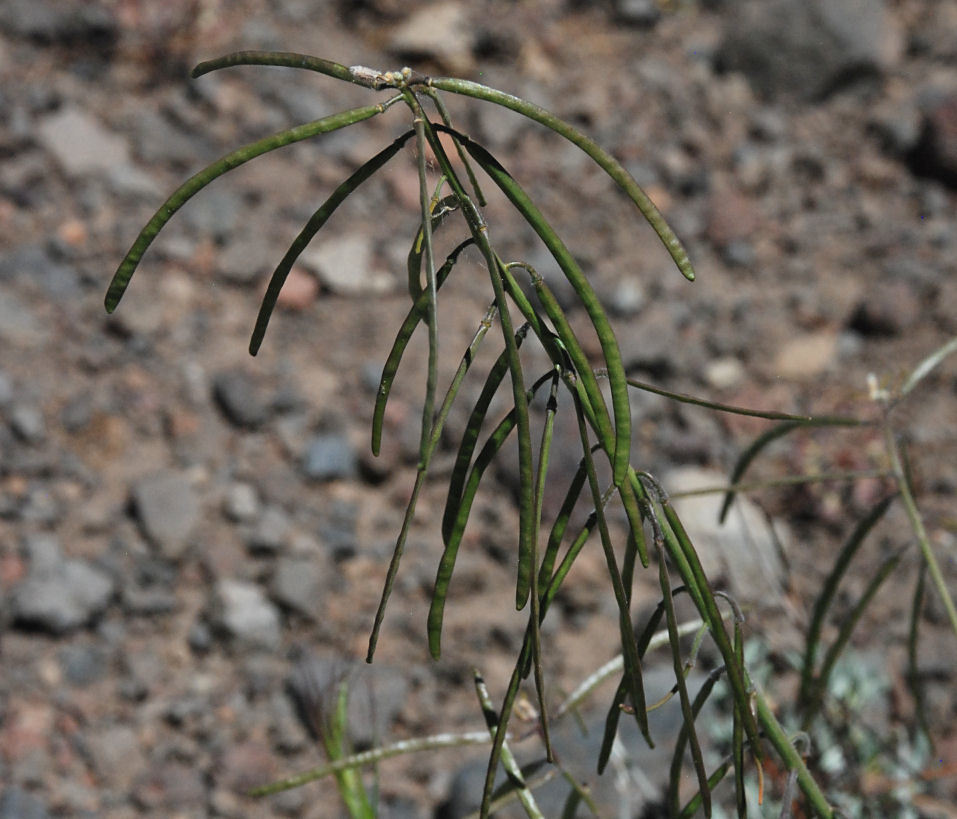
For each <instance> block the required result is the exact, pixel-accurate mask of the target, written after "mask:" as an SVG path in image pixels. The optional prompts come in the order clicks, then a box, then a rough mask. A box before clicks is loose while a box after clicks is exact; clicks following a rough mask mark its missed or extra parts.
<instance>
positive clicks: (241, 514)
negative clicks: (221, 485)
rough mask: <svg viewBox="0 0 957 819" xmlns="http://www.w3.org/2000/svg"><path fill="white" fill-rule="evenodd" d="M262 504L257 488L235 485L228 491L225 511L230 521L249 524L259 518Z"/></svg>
mask: <svg viewBox="0 0 957 819" xmlns="http://www.w3.org/2000/svg"><path fill="white" fill-rule="evenodd" d="M261 508H262V504H261V503H260V502H259V493H258V492H257V491H256V487H255V486H253V485H252V484H248V483H234V484H231V485H230V487H229V489H227V490H226V497H225V498H224V499H223V511H224V512H225V513H226V516H227V517H228V518H229V519H230V520H234V521H237V522H239V523H248V522H249V521H251V520H255V519H256V518H257V517H259V513H260V511H261Z"/></svg>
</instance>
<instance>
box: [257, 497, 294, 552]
mask: <svg viewBox="0 0 957 819" xmlns="http://www.w3.org/2000/svg"><path fill="white" fill-rule="evenodd" d="M291 531H292V524H291V523H290V521H289V516H288V515H287V514H286V513H285V512H284V511H283V510H282V509H280V508H279V507H278V506H269V507H267V508H266V511H265V512H263V514H262V517H261V518H260V520H259V523H258V524H257V526H256V528H255V529H254V530H253V532H252V534H251V535H250V536H249V538H248V540H247V541H246V548H247V549H249V551H251V552H255V553H261V554H262V553H264V554H275V553H276V552H280V551H282V550H283V549H285V548H286V546H287V545H288V543H289V536H290V534H291Z"/></svg>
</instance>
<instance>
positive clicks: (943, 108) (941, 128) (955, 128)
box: [908, 94, 957, 188]
mask: <svg viewBox="0 0 957 819" xmlns="http://www.w3.org/2000/svg"><path fill="white" fill-rule="evenodd" d="M908 161H909V162H910V165H911V167H912V168H913V169H914V170H915V171H916V172H917V173H919V174H921V175H922V176H929V177H931V178H933V179H938V180H940V181H941V182H943V183H945V184H946V185H949V186H950V187H954V188H957V94H952V95H950V96H947V97H944V98H942V99H939V100H937V101H936V102H935V103H934V104H933V105H931V106H930V109H929V110H928V111H927V112H926V113H925V115H924V123H923V130H922V132H921V137H920V140H919V142H918V143H917V145H916V146H914V148H913V150H912V151H911V153H910V154H909V156H908Z"/></svg>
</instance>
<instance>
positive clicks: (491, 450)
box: [428, 373, 552, 659]
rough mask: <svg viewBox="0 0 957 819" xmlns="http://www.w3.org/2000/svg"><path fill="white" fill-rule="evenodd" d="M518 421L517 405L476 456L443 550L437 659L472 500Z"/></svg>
mask: <svg viewBox="0 0 957 819" xmlns="http://www.w3.org/2000/svg"><path fill="white" fill-rule="evenodd" d="M551 377H552V374H551V373H546V374H545V375H543V376H542V377H541V378H539V379H538V380H537V381H536V382H535V383H534V384H532V387H531V389H530V390H529V391H528V392H527V393H526V396H527V400H531V399H532V398H533V397H534V396H535V393H536V392H538V390H539V388H540V387H541V386H542V385H543V384H545V383H546V382H548V380H549V379H551ZM517 423H518V419H517V413H516V412H515V409H514V407H513V408H512V409H511V410H510V411H509V413H508V414H507V415H506V416H505V417H504V418H503V419H502V420H501V421H499V423H498V425H497V426H496V427H495V429H493V430H492V432H491V433H490V434H489V436H488V440H486V442H485V445H484V446H483V447H482V449H481V451H480V452H479V454H478V457H476V459H475V463H474V464H473V465H472V469H471V471H470V472H469V476H468V480H467V481H466V483H465V486H464V488H463V491H462V497H461V502H460V504H459V508H458V512H457V513H456V515H455V518H454V520H453V522H452V528H451V531H450V532H449V537H448V538H447V540H446V543H445V550H444V551H443V552H442V558H441V559H440V561H439V568H438V572H437V573H436V577H435V588H434V590H433V592H432V603H431V605H430V606H429V618H428V636H429V651H430V652H431V653H432V656H433V657H434V658H435V659H438V658H439V656H440V655H441V652H442V647H441V640H442V619H443V617H444V615H445V599H446V596H447V595H448V591H449V583H450V581H451V580H452V571H453V569H454V568H455V559H456V558H457V557H458V551H459V545H460V544H461V542H462V535H463V533H464V532H465V524H466V523H467V522H468V519H469V514H470V513H471V511H472V502H473V501H474V500H475V494H476V492H478V488H479V484H480V483H481V482H482V477H483V476H484V474H485V470H486V469H488V466H489V464H490V463H491V462H492V461H493V460H494V459H495V456H496V455H497V454H498V452H499V450H500V449H501V448H502V445H503V444H504V443H505V440H506V439H507V438H508V436H509V435H510V434H511V432H512V430H513V429H515V427H516V425H517Z"/></svg>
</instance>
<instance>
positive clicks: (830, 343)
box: [773, 330, 838, 381]
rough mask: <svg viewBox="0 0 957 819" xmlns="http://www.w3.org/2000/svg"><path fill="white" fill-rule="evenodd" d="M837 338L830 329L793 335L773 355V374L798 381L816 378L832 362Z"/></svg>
mask: <svg viewBox="0 0 957 819" xmlns="http://www.w3.org/2000/svg"><path fill="white" fill-rule="evenodd" d="M837 340H838V335H837V333H835V332H833V331H831V330H820V331H817V332H814V333H804V334H803V335H798V336H795V337H794V338H792V339H790V340H789V341H787V342H785V343H784V345H783V346H782V347H781V349H780V350H779V351H778V353H777V355H776V356H775V357H774V363H773V371H774V374H775V375H776V376H778V377H779V378H793V379H795V380H798V381H801V380H811V379H814V378H817V377H818V376H820V375H822V374H823V373H825V372H826V371H827V370H828V369H829V368H830V367H831V365H832V364H833V363H834V361H835V359H836V357H837Z"/></svg>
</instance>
